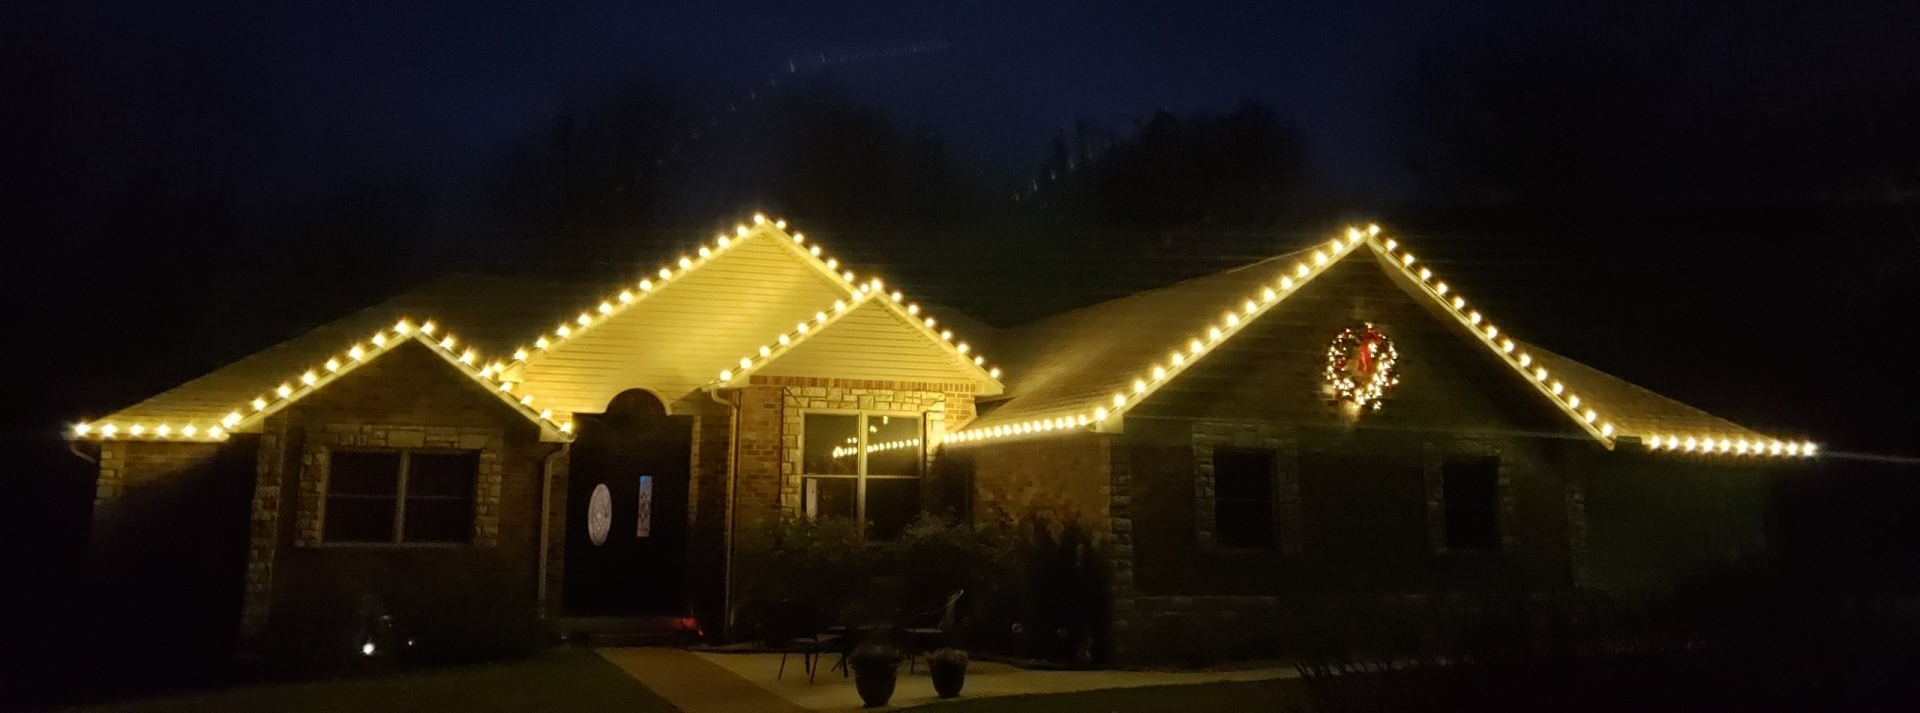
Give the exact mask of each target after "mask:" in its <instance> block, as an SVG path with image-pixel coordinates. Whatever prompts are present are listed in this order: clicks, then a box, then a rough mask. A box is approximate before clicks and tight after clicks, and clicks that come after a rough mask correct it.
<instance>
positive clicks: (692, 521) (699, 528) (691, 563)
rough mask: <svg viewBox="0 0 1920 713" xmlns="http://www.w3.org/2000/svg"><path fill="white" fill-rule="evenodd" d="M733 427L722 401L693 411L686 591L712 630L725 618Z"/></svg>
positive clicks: (696, 611)
mask: <svg viewBox="0 0 1920 713" xmlns="http://www.w3.org/2000/svg"><path fill="white" fill-rule="evenodd" d="M732 429H733V414H732V412H731V410H729V409H727V408H725V407H723V406H721V405H720V404H713V405H712V407H711V408H706V409H705V410H703V411H701V412H700V413H697V414H695V415H694V416H693V458H692V463H693V479H692V482H691V484H690V485H689V492H688V494H687V497H688V508H689V513H688V517H687V568H688V570H687V596H688V601H689V602H690V603H691V604H692V607H693V613H694V616H695V617H696V618H697V619H699V621H700V622H701V623H702V625H703V626H704V627H706V628H707V629H708V630H710V631H720V630H721V628H722V627H721V623H722V622H724V621H725V619H726V615H725V612H726V609H725V607H726V567H725V564H726V561H727V542H728V540H727V537H728V533H729V532H730V530H729V529H728V523H729V522H730V517H731V513H730V512H729V508H728V507H727V494H728V492H729V490H730V489H731V487H732V484H731V483H730V482H729V480H730V479H729V477H728V476H729V474H730V473H732V465H733V430H732Z"/></svg>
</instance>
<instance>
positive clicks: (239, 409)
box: [69, 215, 1001, 440]
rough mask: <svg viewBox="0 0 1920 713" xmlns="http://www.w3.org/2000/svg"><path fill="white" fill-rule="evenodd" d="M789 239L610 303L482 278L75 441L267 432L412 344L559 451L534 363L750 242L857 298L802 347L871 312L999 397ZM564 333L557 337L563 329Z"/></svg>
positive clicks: (288, 346)
mask: <svg viewBox="0 0 1920 713" xmlns="http://www.w3.org/2000/svg"><path fill="white" fill-rule="evenodd" d="M785 228H786V223H785V221H778V220H768V219H766V218H765V217H764V216H761V215H755V216H754V217H753V223H752V227H749V226H748V225H747V224H744V223H743V224H740V225H738V226H736V227H735V229H734V232H733V233H732V234H731V235H728V234H724V233H723V234H721V235H720V236H718V237H717V238H716V240H715V242H714V243H713V244H712V245H702V246H699V248H698V250H697V251H696V252H695V253H693V254H689V255H687V256H683V257H681V258H679V259H678V260H677V261H676V262H674V263H671V264H669V265H666V266H662V267H661V268H659V270H658V271H657V272H650V273H648V277H647V278H644V279H641V280H639V281H638V282H637V283H629V284H627V285H625V286H624V287H615V288H613V289H612V290H610V291H608V290H588V289H582V287H581V286H580V285H578V284H574V283H563V282H552V281H539V280H526V279H513V278H503V277H493V276H484V275H453V276H449V277H445V278H441V279H439V280H435V281H433V282H430V283H428V284H425V285H422V286H421V287H419V288H417V289H414V290H410V291H408V292H406V293H404V294H401V295H399V296H396V297H394V298H392V299H389V300H386V301H384V302H381V303H380V304H377V305H374V306H372V307H369V308H366V309H364V310H361V311H359V312H356V313H354V314H351V315H348V316H346V317H343V318H341V319H338V320H335V321H333V322H330V323H328V324H325V325H323V326H321V327H319V328H316V329H314V330H312V331H310V332H307V333H305V334H302V335H300V336H297V337H294V338H292V339H289V340H287V341H284V342H281V343H279V344H276V345H274V346H272V347H269V348H267V349H264V350H261V351H259V352H256V353H254V354H252V355H249V356H247V357H245V358H242V359H240V360H238V361H235V362H232V363H230V364H227V365H226V366H223V367H221V368H219V369H216V370H214V371H213V372H212V373H209V374H207V375H205V376H202V377H200V378H197V379H194V380H192V381H189V382H187V383H185V384H182V385H180V386H177V387H174V388H172V389H168V390H167V391H165V392H163V393H160V394H158V395H156V396H153V397H151V398H148V399H146V400H144V401H141V402H139V403H136V404H134V405H132V406H129V407H127V408H124V409H121V410H119V411H117V412H114V413H112V414H109V415H107V416H105V417H102V418H100V419H97V420H94V421H92V422H82V423H80V424H77V425H76V426H75V427H74V428H73V430H72V431H71V432H70V433H69V437H74V438H115V437H122V438H124V437H137V438H144V439H149V440H220V439H224V438H226V436H227V434H229V433H243V432H250V431H255V430H258V428H259V424H260V422H261V421H262V420H264V419H265V418H266V417H267V416H270V415H272V414H273V413H275V412H277V411H279V410H280V409H283V408H285V407H286V406H288V405H290V404H292V403H294V402H296V401H299V400H300V399H302V398H304V397H306V396H307V395H309V394H311V393H314V392H316V391H318V390H320V389H322V388H324V387H326V386H327V385H328V384H330V383H332V382H333V381H334V380H336V379H338V378H340V377H342V376H345V375H346V374H347V373H350V372H352V371H353V370H354V369H356V368H358V367H359V366H361V365H362V364H364V363H366V362H369V361H372V360H373V359H376V358H378V357H379V356H381V355H382V354H385V353H386V352H387V351H388V350H390V349H392V348H394V347H396V346H398V345H400V344H402V343H405V342H407V341H408V340H413V341H418V342H419V343H421V344H424V345H426V346H427V347H429V348H431V349H433V350H434V351H435V352H436V353H439V354H440V355H441V356H442V357H443V358H445V359H446V360H447V363H448V364H450V365H451V366H452V367H453V368H456V369H458V370H460V371H462V372H463V373H465V374H466V375H467V376H469V377H472V378H474V379H475V381H476V382H478V383H480V384H482V385H484V386H486V387H487V388H488V389H489V391H490V392H492V393H494V394H495V395H496V396H497V397H499V398H500V399H502V400H503V401H505V402H506V403H508V404H509V405H511V406H512V407H514V408H515V409H517V410H518V411H520V412H521V413H522V415H525V416H527V417H528V418H529V419H531V420H533V421H534V422H536V423H538V424H540V426H541V427H542V428H543V429H544V432H545V433H546V434H547V436H548V437H549V438H555V439H557V438H560V437H561V436H560V435H558V434H565V433H567V432H569V431H570V429H571V422H570V420H568V419H570V417H571V414H567V413H555V412H554V411H552V410H549V409H547V408H544V407H543V408H542V410H538V411H536V410H534V408H533V407H532V406H531V405H530V404H532V403H533V398H532V397H533V394H531V393H525V391H526V390H527V384H525V383H523V380H524V378H525V377H524V374H525V369H526V366H527V364H528V363H529V362H530V361H537V360H540V359H542V358H543V357H546V356H548V355H550V354H553V353H555V352H558V351H560V350H563V349H565V348H566V347H567V346H568V345H571V344H573V343H575V341H577V340H578V339H579V338H581V336H582V335H585V334H588V333H592V332H598V331H599V330H601V325H604V324H606V323H608V322H609V321H610V320H613V319H615V318H617V317H618V316H619V315H620V314H621V313H623V312H625V311H626V310H627V309H628V308H630V307H632V306H634V305H639V304H645V303H648V302H650V300H649V298H650V297H653V296H655V295H657V294H660V293H663V292H668V291H670V290H671V291H673V292H674V294H679V289H678V288H674V287H673V286H676V285H679V284H681V283H682V282H683V281H684V279H685V278H686V277H687V276H688V275H689V274H691V273H693V272H694V271H697V270H700V269H701V268H702V267H703V266H705V265H708V264H710V263H712V262H713V261H715V260H719V259H721V258H722V256H723V255H726V254H729V253H731V252H734V251H733V250H730V248H736V247H738V246H741V245H745V244H747V243H748V242H749V241H760V244H765V245H776V246H779V250H778V251H777V252H778V254H788V255H791V256H792V257H793V259H794V261H795V262H794V263H793V264H794V265H795V266H798V267H802V268H804V269H806V270H808V271H810V272H817V273H818V274H819V275H820V277H821V279H823V280H824V281H825V282H826V283H828V284H831V285H832V290H833V291H834V294H836V295H844V298H845V299H834V300H832V301H831V303H824V304H821V305H819V307H820V310H818V311H817V312H815V314H817V315H818V317H817V319H814V320H809V321H808V322H803V323H801V324H800V325H799V326H798V328H799V330H800V331H799V334H801V335H806V334H807V333H808V332H810V331H811V332H814V333H817V332H818V331H821V330H823V329H824V328H825V327H826V326H827V323H828V321H829V314H830V313H831V315H833V316H838V315H839V314H840V313H841V312H842V311H843V310H844V309H846V308H847V306H848V304H849V301H851V303H852V305H854V306H860V305H871V306H870V307H869V308H868V310H870V311H877V312H884V313H887V314H890V315H892V316H893V317H894V318H895V319H897V320H898V324H899V325H901V326H902V327H903V328H905V329H906V330H908V331H910V332H912V333H915V334H917V335H919V337H918V338H924V340H925V341H926V342H927V345H926V347H925V348H926V349H930V350H931V351H932V352H934V353H937V354H939V355H941V358H943V359H945V360H946V361H948V362H950V363H951V365H952V368H954V369H957V370H959V371H958V372H957V373H964V374H967V375H970V376H971V377H972V378H973V379H974V380H975V381H977V382H979V385H980V388H981V392H982V393H989V394H997V393H1000V390H1001V386H1000V382H999V381H998V376H999V374H1000V369H999V368H998V367H997V366H994V365H991V364H989V363H987V361H986V359H985V358H984V356H982V355H981V353H980V351H981V350H979V349H977V348H975V347H973V346H972V345H970V344H968V343H967V342H965V341H963V340H962V338H961V337H960V336H959V335H956V334H955V333H954V332H953V331H952V330H951V327H950V326H949V325H946V324H943V323H940V322H937V321H936V320H935V319H934V317H933V316H932V315H931V314H930V313H929V311H928V310H924V309H922V308H921V307H920V306H919V305H917V304H915V303H912V302H908V301H906V298H905V296H904V295H903V294H901V292H900V291H898V290H893V291H887V290H886V288H885V285H884V283H882V282H881V281H880V280H878V279H873V278H864V279H863V280H861V281H856V275H855V273H854V272H852V271H851V270H848V269H847V268H846V267H845V266H843V265H841V264H839V262H838V261H837V260H835V259H834V258H833V257H831V256H829V255H825V254H823V252H822V249H821V247H820V246H819V245H818V244H817V243H814V242H812V241H808V240H807V239H806V238H805V237H804V236H803V235H802V234H800V233H797V232H794V233H788V232H786V230H785ZM575 312H578V314H577V315H575V314H574V313H575ZM556 322H557V323H558V324H559V326H558V327H554V326H552V325H554V324H555V323H556ZM936 325H939V326H938V328H936ZM451 330H458V333H457V334H455V333H453V332H452V331H451ZM773 336H776V335H772V334H767V335H760V334H755V335H753V337H754V338H761V337H773ZM784 351H785V350H782V352H781V353H784ZM780 355H781V354H778V353H774V352H773V350H771V349H766V348H763V350H762V353H760V354H757V355H754V354H748V355H746V356H744V357H741V358H740V360H739V361H740V363H741V364H745V365H751V366H755V367H758V366H762V365H764V364H765V363H766V362H768V361H770V360H772V359H776V358H778V357H779V356H780ZM715 366H718V367H725V366H726V365H724V364H717V363H716V364H715ZM701 368H702V369H704V368H705V365H704V363H703V364H702V367H701ZM742 371H743V372H744V371H745V369H744V368H743V369H742ZM720 373H721V374H722V378H721V379H719V380H718V381H717V382H716V384H723V383H724V382H727V381H729V380H730V379H731V372H729V371H721V372H720ZM516 389H518V391H517V392H516Z"/></svg>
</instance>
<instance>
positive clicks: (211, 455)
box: [93, 435, 256, 537]
mask: <svg viewBox="0 0 1920 713" xmlns="http://www.w3.org/2000/svg"><path fill="white" fill-rule="evenodd" d="M255 443H256V440H255V439H254V438H251V437H249V436H244V435H242V436H236V437H233V438H232V439H230V440H229V441H227V442H225V443H173V442H150V441H105V442H102V443H101V444H100V472H99V476H98V477H97V478H96V479H95V480H94V495H93V522H94V530H95V533H96V537H98V536H100V535H102V534H104V532H103V531H109V530H112V529H113V528H114V527H115V525H116V523H117V521H118V520H119V516H120V514H121V513H120V509H121V508H122V507H123V506H124V505H125V504H126V503H127V501H128V500H129V496H130V495H131V496H135V497H136V498H137V496H138V495H139V494H140V492H141V491H144V490H149V489H152V488H154V487H156V486H161V487H164V486H165V485H167V484H168V481H169V479H172V478H173V477H174V475H175V474H177V473H180V472H183V471H189V470H192V469H195V468H198V467H202V466H205V465H207V464H210V463H212V462H213V461H214V460H215V459H216V458H217V457H219V456H220V455H221V454H222V452H223V451H225V452H229V453H231V452H233V451H235V450H242V451H251V450H252V449H253V448H254V446H255Z"/></svg>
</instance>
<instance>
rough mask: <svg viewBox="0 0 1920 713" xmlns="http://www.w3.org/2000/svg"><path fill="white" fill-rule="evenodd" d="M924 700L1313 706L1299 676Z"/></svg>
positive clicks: (959, 709) (1112, 707) (1110, 708)
mask: <svg viewBox="0 0 1920 713" xmlns="http://www.w3.org/2000/svg"><path fill="white" fill-rule="evenodd" d="M960 695H961V696H962V697H961V698H960V699H958V700H954V701H942V702H938V703H929V704H927V705H925V706H921V707H920V708H919V710H925V711H928V713H989V712H997V711H1021V712H1022V713H1052V712H1053V711H1062V712H1065V711H1073V712H1074V713H1079V712H1081V711H1098V712H1100V713H1132V712H1134V711H1138V712H1140V713H1164V712H1165V711H1280V712H1283V713H1284V712H1287V711H1306V710H1310V709H1311V706H1310V704H1309V703H1308V699H1307V690H1306V687H1305V686H1304V685H1303V684H1302V683H1301V681H1300V679H1297V678H1282V679H1274V680H1270V681H1221V682H1217V683H1196V684H1187V685H1177V686H1145V687H1140V688H1109V689H1103V690H1098V691H1081V692H1079V693H1049V694H1044V695H1034V696H1001V697H996V698H971V699H970V698H966V697H965V696H966V692H965V690H962V691H961V694H960Z"/></svg>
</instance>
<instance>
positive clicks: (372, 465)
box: [321, 450, 480, 544]
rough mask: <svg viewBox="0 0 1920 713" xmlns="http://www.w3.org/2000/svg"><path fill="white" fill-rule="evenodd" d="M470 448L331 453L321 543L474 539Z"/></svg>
mask: <svg viewBox="0 0 1920 713" xmlns="http://www.w3.org/2000/svg"><path fill="white" fill-rule="evenodd" d="M479 470H480V455H479V453H477V452H473V451H460V452H432V451H387V450H365V451H362V450H335V451H332V452H331V453H330V454H329V455H328V461H327V496H326V498H327V499H326V511H325V518H324V521H323V522H322V523H321V539H322V540H323V541H325V542H352V543H379V544H413V543H463V542H467V541H468V540H469V539H471V538H472V536H473V485H474V476H475V475H476V474H477V473H478V472H479Z"/></svg>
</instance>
